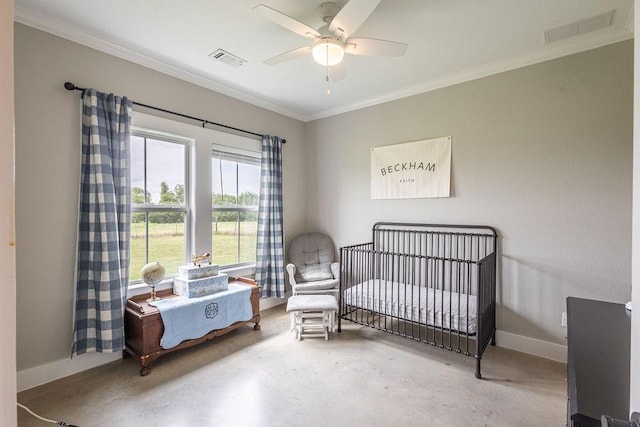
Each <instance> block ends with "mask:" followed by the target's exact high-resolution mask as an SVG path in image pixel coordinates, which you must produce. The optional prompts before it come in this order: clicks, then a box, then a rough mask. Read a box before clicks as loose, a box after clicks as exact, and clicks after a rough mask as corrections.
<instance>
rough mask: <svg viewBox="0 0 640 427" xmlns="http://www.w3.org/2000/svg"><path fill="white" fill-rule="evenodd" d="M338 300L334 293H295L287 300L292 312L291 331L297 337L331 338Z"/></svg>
mask: <svg viewBox="0 0 640 427" xmlns="http://www.w3.org/2000/svg"><path fill="white" fill-rule="evenodd" d="M337 311H338V301H336V298H335V297H334V296H333V295H294V296H292V297H290V298H289V301H287V312H288V313H291V331H294V330H295V332H296V339H298V340H300V339H302V338H303V337H322V336H324V339H325V340H328V339H329V331H331V332H333V331H334V330H335V317H336V312H337Z"/></svg>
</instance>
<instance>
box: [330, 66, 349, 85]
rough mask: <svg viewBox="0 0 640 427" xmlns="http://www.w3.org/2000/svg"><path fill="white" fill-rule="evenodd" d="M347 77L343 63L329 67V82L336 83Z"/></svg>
mask: <svg viewBox="0 0 640 427" xmlns="http://www.w3.org/2000/svg"><path fill="white" fill-rule="evenodd" d="M346 77H347V68H346V66H345V64H344V61H340V62H338V63H337V64H336V65H334V66H332V67H329V80H331V81H332V82H337V81H338V80H343V79H344V78H346Z"/></svg>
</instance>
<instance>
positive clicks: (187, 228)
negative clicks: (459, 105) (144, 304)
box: [129, 126, 195, 286]
mask: <svg viewBox="0 0 640 427" xmlns="http://www.w3.org/2000/svg"><path fill="white" fill-rule="evenodd" d="M131 136H137V137H140V138H147V139H154V140H158V141H163V142H169V143H172V144H180V145H182V146H184V149H185V159H184V162H185V164H184V172H185V175H184V203H185V204H184V205H183V206H179V205H160V204H154V205H134V204H133V203H132V204H131V213H132V214H133V213H138V212H141V213H146V214H150V213H154V212H182V213H184V214H185V223H184V248H183V249H184V252H183V259H184V260H185V261H186V260H187V259H188V258H187V257H188V256H189V255H188V253H189V248H191V247H192V244H191V236H192V235H193V233H192V231H191V229H192V220H191V200H192V198H191V196H190V195H191V191H190V190H191V183H190V180H189V177H190V176H191V173H190V164H191V159H190V157H191V155H190V154H191V151H192V150H191V147H192V146H193V144H194V143H195V141H194V140H193V139H192V138H187V137H185V136H181V135H174V134H170V133H167V132H162V131H159V130H155V129H146V128H141V127H137V126H132V127H131ZM145 162H146V150H145ZM145 175H146V171H145ZM145 182H146V176H145ZM132 216H133V215H132ZM145 224H146V232H145V235H146V239H147V242H145V249H146V254H145V258H146V259H147V262H150V260H149V245H148V234H149V222H148V220H147V221H146V222H145ZM176 274H177V272H170V271H168V272H167V275H166V278H167V279H171V278H173V277H175V276H176ZM139 284H143V282H142V279H138V280H132V281H129V286H132V285H133V286H135V285H139Z"/></svg>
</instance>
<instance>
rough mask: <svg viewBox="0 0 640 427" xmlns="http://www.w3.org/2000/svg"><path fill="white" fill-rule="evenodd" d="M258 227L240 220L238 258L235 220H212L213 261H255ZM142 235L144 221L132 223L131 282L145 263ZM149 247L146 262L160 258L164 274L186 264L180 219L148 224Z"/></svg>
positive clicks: (229, 262) (219, 262)
mask: <svg viewBox="0 0 640 427" xmlns="http://www.w3.org/2000/svg"><path fill="white" fill-rule="evenodd" d="M257 228H258V224H257V222H255V221H243V222H241V223H240V257H239V258H238V223H237V222H235V221H229V222H220V221H218V222H217V223H215V222H214V223H212V227H211V229H212V230H213V231H212V233H211V238H212V242H213V252H212V254H211V255H212V262H213V263H214V264H220V265H229V264H238V263H241V262H248V261H253V260H255V255H256V254H255V247H256V240H257V238H256V232H257ZM144 237H145V223H144V222H137V223H132V224H131V264H130V270H129V271H130V275H129V280H130V281H134V280H139V279H140V269H141V268H142V267H143V266H144V265H145V264H146V259H145V238H144ZM149 248H150V249H149V262H155V261H159V262H160V264H162V265H163V266H164V268H165V269H166V271H167V275H171V274H176V273H177V272H178V267H179V266H181V265H185V260H184V224H183V223H182V222H179V223H173V224H157V223H149ZM194 255H195V254H194Z"/></svg>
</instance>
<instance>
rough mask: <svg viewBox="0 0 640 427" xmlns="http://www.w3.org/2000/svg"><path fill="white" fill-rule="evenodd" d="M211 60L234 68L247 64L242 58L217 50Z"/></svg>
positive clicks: (211, 54) (210, 55)
mask: <svg viewBox="0 0 640 427" xmlns="http://www.w3.org/2000/svg"><path fill="white" fill-rule="evenodd" d="M209 58H211V59H215V60H217V61H220V62H223V63H225V64H227V65H231V66H232V67H241V66H242V64H244V63H245V62H247V61H245V60H244V59H242V58H239V57H237V56H235V55H232V54H230V53H229V52H227V51H226V50H224V49H217V50H216V51H215V52H213V53H210V54H209Z"/></svg>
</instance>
